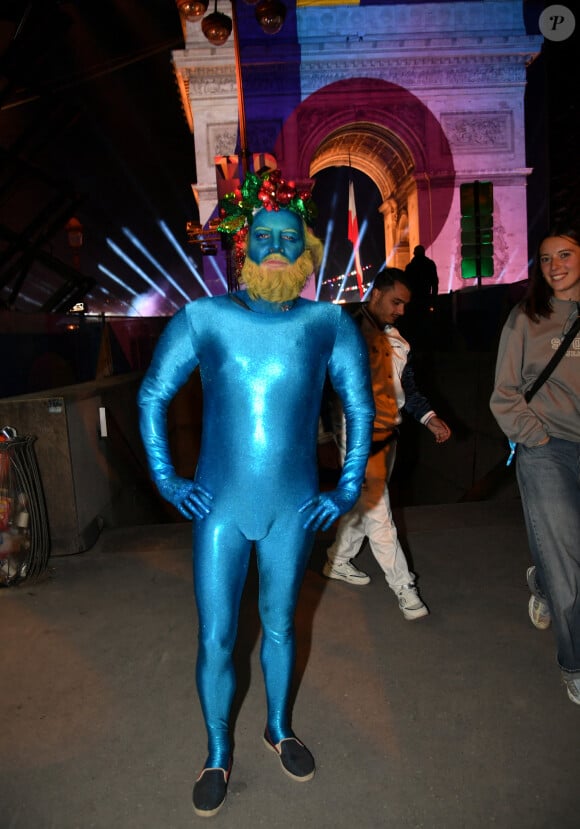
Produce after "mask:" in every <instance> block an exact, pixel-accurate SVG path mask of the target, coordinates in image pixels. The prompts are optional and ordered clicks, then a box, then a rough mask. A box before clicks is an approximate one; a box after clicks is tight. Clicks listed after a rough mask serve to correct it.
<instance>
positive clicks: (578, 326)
mask: <svg viewBox="0 0 580 829" xmlns="http://www.w3.org/2000/svg"><path fill="white" fill-rule="evenodd" d="M579 330H580V315H579V316H577V317H576V319H575V321H574V324H573V325H572V327H571V328H570V330H569V331H568V332H567V333H566V335H565V336H564V339H563V340H562V342H561V343H560V345H559V346H558V350H557V351H556V352H555V354H554V355H553V356H552V359H551V360H550V362H549V363H548V364H547V366H546V367H545V369H544V370H543V371H542V373H541V374H539V375H538V377H536V379H535V381H534V383H533V385H532V386H530V388H529V389H528V390H527V392H526V393H525V395H524V397H525V398H526V403H529V402H530V400H531V399H532V397H533V396H534V394H535V393H536V392H537V391H538V389H539V388H540V387H541V386H543V385H544V383H545V382H546V380H547V379H548V377H549V376H550V374H551V373H552V372H553V371H554V369H555V368H556V366H557V365H558V363H559V362H560V360H561V359H562V357H563V356H564V354H565V353H566V351H567V350H568V346H569V345H570V343H571V342H572V340H573V339H574V337H575V336H576V334H577V333H578V331H579Z"/></svg>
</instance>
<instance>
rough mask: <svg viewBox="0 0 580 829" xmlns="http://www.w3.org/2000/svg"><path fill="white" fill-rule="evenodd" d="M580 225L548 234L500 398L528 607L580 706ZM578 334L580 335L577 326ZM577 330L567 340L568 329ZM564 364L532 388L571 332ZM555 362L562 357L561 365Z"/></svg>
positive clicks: (508, 353)
mask: <svg viewBox="0 0 580 829" xmlns="http://www.w3.org/2000/svg"><path fill="white" fill-rule="evenodd" d="M579 328H580V223H579V222H578V221H574V220H572V221H565V222H561V223H559V225H558V226H555V227H553V228H552V229H551V230H550V232H549V233H548V235H547V236H546V237H545V238H544V239H543V240H542V242H541V243H540V246H539V250H538V256H537V258H536V268H535V271H534V273H533V275H532V278H531V280H530V283H529V288H528V293H527V295H526V297H525V298H524V300H523V301H522V303H520V305H518V306H516V307H515V308H514V309H513V310H512V312H511V314H510V316H509V317H508V320H507V322H506V324H505V327H504V330H503V332H502V336H501V340H500V345H499V351H498V357H497V367H496V378H495V388H494V391H493V394H492V397H491V401H490V405H491V409H492V411H493V414H494V415H495V418H496V420H497V422H498V423H499V425H500V427H501V428H502V430H503V431H504V432H505V434H506V435H507V437H508V438H509V440H510V441H511V442H512V443H514V444H517V452H516V471H517V478H518V485H519V489H520V494H521V498H522V507H523V510H524V517H525V520H526V528H527V532H528V541H529V546H530V552H531V555H532V559H533V566H532V567H530V568H528V572H527V583H528V586H529V588H530V592H531V596H530V600H529V605H528V612H529V616H530V620H531V622H532V624H533V625H534V626H535V627H537V628H540V629H544V628H547V627H549V626H550V625H552V627H553V629H554V633H555V637H556V645H557V657H558V664H559V666H560V670H561V673H562V679H563V681H564V683H565V685H566V689H567V692H568V696H569V698H570V700H571V701H572V702H574V703H576V704H580V604H579V603H578V595H579V594H580V561H579V560H578V538H579V537H580V481H579V478H578V467H579V464H580V371H579V370H578V369H579V367H580V362H579V360H580V336H578V330H579ZM574 332H576V334H574ZM567 334H568V337H567V338H566V335H567ZM564 338H566V340H570V342H569V344H568V347H566V342H565V343H564V344H563V349H560V353H561V354H562V356H561V358H560V359H559V361H558V362H557V364H556V365H555V366H554V367H553V368H552V370H551V373H550V374H549V376H548V377H547V379H546V380H545V381H544V383H543V384H542V385H541V386H540V387H539V388H538V390H537V392H536V393H535V394H534V396H533V398H531V399H530V397H529V395H528V394H527V392H528V390H529V389H530V388H531V387H532V386H534V381H535V380H536V378H537V377H538V375H539V374H541V373H542V372H543V370H544V368H545V367H546V365H547V364H548V363H551V358H552V356H553V355H554V352H555V351H556V350H557V349H559V346H560V344H561V343H562V340H564ZM551 365H552V363H551Z"/></svg>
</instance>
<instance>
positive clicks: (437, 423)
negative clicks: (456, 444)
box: [427, 415, 451, 443]
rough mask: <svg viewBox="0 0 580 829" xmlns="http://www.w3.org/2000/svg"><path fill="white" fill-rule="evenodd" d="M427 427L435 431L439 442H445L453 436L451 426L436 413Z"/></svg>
mask: <svg viewBox="0 0 580 829" xmlns="http://www.w3.org/2000/svg"><path fill="white" fill-rule="evenodd" d="M427 428H428V429H429V431H430V432H433V434H434V435H435V440H436V441H437V443H445V441H446V440H449V438H450V437H451V429H450V428H449V426H448V425H447V424H446V423H445V421H444V420H441V418H440V417H437V416H436V415H435V417H432V418H431V419H430V420H429V421H428V423H427Z"/></svg>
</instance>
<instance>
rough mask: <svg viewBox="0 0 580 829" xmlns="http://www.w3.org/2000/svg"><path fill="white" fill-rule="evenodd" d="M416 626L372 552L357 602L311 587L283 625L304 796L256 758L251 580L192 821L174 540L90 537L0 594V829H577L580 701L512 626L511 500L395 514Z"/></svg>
mask: <svg viewBox="0 0 580 829" xmlns="http://www.w3.org/2000/svg"><path fill="white" fill-rule="evenodd" d="M396 518H397V522H398V525H399V528H400V532H401V536H402V538H403V542H404V546H406V548H407V550H408V551H409V553H410V556H411V558H412V561H413V566H414V568H415V571H416V573H417V574H418V577H419V579H418V584H419V587H420V590H421V593H422V596H423V598H424V600H425V602H426V603H427V604H428V605H429V607H430V609H431V614H430V616H428V617H427V618H425V619H420V620H417V621H413V622H408V621H405V620H404V619H403V617H402V615H401V613H400V611H399V610H398V607H397V604H396V601H395V597H394V595H393V594H392V593H391V592H390V591H389V590H388V588H387V586H386V584H385V582H384V579H383V578H382V577H381V573H380V570H379V568H378V565H377V564H376V562H375V561H374V559H373V558H372V556H371V554H370V552H369V550H368V548H365V549H364V550H363V552H362V553H361V555H360V557H359V559H358V564H359V566H360V567H361V568H362V569H366V570H367V571H368V572H369V573H370V574H371V576H372V582H371V584H370V585H368V586H367V587H362V588H361V587H351V586H349V585H346V584H343V583H340V582H336V581H328V580H326V579H325V578H323V576H322V575H321V574H320V571H321V568H322V563H323V560H324V551H325V548H326V546H328V544H330V542H331V541H332V536H333V531H332V530H331V531H329V532H328V533H324V534H322V533H321V534H319V535H318V536H317V539H316V544H315V548H314V551H313V555H312V559H311V565H310V568H309V570H308V572H307V576H306V579H305V582H304V586H303V590H302V593H301V599H300V604H299V609H298V614H297V635H298V665H297V683H296V684H297V687H296V698H295V704H294V717H293V720H294V728H295V731H296V733H297V734H298V736H299V737H300V738H301V739H303V740H304V742H305V743H306V744H307V745H308V746H309V748H310V749H311V750H312V752H313V754H314V755H315V757H316V762H317V773H316V776H315V778H314V780H312V781H311V782H309V783H306V784H299V783H295V782H293V781H292V780H290V779H289V778H288V777H286V776H285V775H284V774H283V773H282V771H281V768H280V765H279V761H278V759H277V758H276V757H275V755H274V754H272V753H271V752H268V751H266V749H265V748H264V747H263V744H262V732H263V727H264V716H265V714H264V692H263V684H262V676H261V671H260V666H259V654H258V651H259V623H258V619H257V615H256V608H255V596H256V577H255V573H254V571H251V573H250V577H249V580H248V584H247V588H246V593H245V595H244V601H243V607H242V613H241V619H240V634H239V643H238V649H237V655H236V658H237V663H238V670H239V687H238V696H237V699H236V708H235V717H236V723H235V739H236V747H235V758H234V767H233V771H232V775H231V778H230V785H229V792H228V798H227V801H226V803H225V805H224V807H223V809H222V810H221V812H220V813H219V814H218V815H217V816H216V817H214V818H210V819H203V818H199V817H197V816H196V815H195V814H194V813H193V809H192V805H191V788H192V783H193V780H194V777H195V775H196V774H197V772H198V771H199V769H200V767H201V765H202V764H203V761H204V759H205V731H204V728H203V723H202V718H201V713H200V709H199V703H198V700H197V695H196V691H195V678H194V663H195V654H196V624H197V622H196V614H195V608H194V604H193V599H192V587H191V561H190V559H191V554H190V553H191V551H190V547H191V544H190V527H189V526H188V525H187V524H179V523H177V524H164V525H158V524H156V525H151V526H139V527H122V528H116V529H108V530H104V531H103V533H102V534H101V536H100V538H99V540H98V542H97V544H96V545H95V546H94V547H93V548H92V549H91V550H89V551H88V552H85V553H82V554H79V555H74V556H64V557H56V558H53V559H52V560H51V566H50V571H49V573H48V574H47V575H46V577H44V578H43V579H41V580H40V581H38V582H36V583H35V582H24V583H22V584H21V585H19V586H17V587H8V588H4V589H2V590H1V591H0V632H1V639H0V642H1V647H2V656H1V687H2V695H1V699H2V703H1V706H0V721H1V729H0V769H1V777H0V780H1V790H0V791H1V793H0V827H1V829H89V827H92V828H93V829H187V827H192V826H202V825H204V824H205V825H214V826H215V827H226V826H228V827H230V826H231V827H236V829H257V827H268V829H294V827H317V829H351V827H357V829H376V828H377V827H404V828H405V829H484V827H485V829H488V827H497V829H520V827H521V829H524V827H525V829H555V827H558V829H577V828H578V826H580V782H579V780H580V706H576V705H574V704H573V703H571V702H570V701H569V700H568V698H567V696H566V692H565V690H564V688H563V686H562V684H561V681H560V676H559V671H558V669H557V666H556V661H555V644H554V640H553V636H552V632H551V631H550V630H548V631H538V630H536V629H535V628H533V627H532V625H531V623H530V621H529V619H528V615H527V602H528V591H527V587H526V581H525V571H526V567H527V566H528V564H529V561H528V551H527V544H526V538H525V532H524V528H523V521H522V516H521V511H520V503H519V501H518V499H517V498H510V499H509V500H505V501H486V502H475V503H462V504H448V505H438V506H420V507H407V508H403V509H401V510H399V511H398V512H397V513H396Z"/></svg>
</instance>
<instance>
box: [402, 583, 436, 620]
mask: <svg viewBox="0 0 580 829" xmlns="http://www.w3.org/2000/svg"><path fill="white" fill-rule="evenodd" d="M395 593H396V596H397V600H398V602H399V607H400V608H401V612H402V614H403V616H404V617H405V619H409V620H411V619H420V618H421V617H422V616H427V615H428V614H429V611H428V610H427V607H426V606H425V604H424V603H423V602H422V601H421V597H420V596H419V593H418V592H417V588H416V587H415V585H414V584H407V585H405V587H399V588H398V589H397V590H395Z"/></svg>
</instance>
